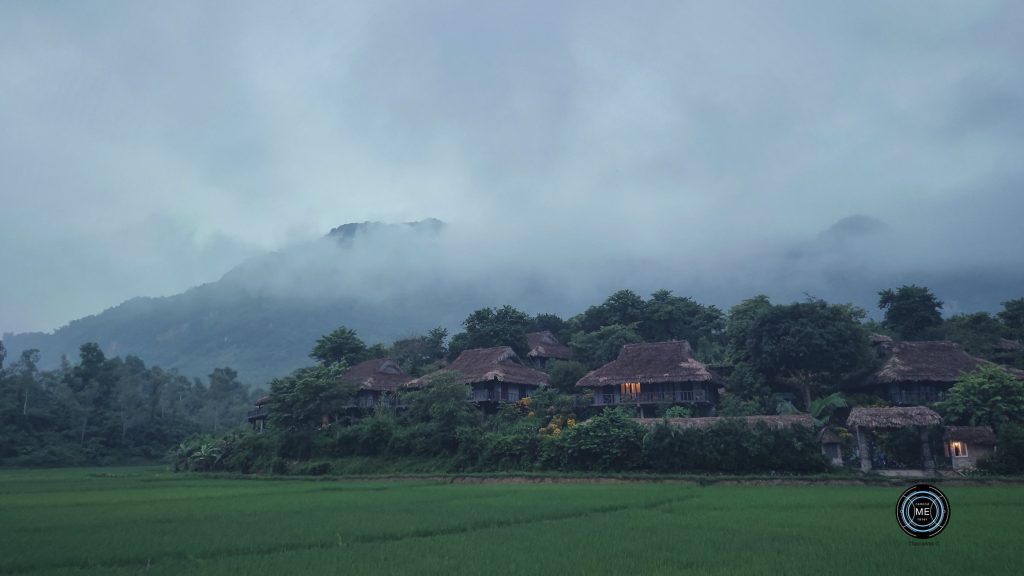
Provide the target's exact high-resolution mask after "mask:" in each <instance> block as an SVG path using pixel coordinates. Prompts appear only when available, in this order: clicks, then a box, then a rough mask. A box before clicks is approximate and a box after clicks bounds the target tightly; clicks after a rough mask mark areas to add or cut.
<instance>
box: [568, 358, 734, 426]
mask: <svg viewBox="0 0 1024 576" xmlns="http://www.w3.org/2000/svg"><path fill="white" fill-rule="evenodd" d="M718 382H719V378H718V376H716V375H715V374H714V373H713V372H711V370H709V369H708V368H707V366H705V365H704V364H701V363H700V362H698V361H697V360H696V359H695V358H694V357H693V349H692V348H691V347H690V343H689V342H687V341H685V340H673V341H670V342H653V343H641V344H626V345H625V346H623V347H622V350H621V351H619V356H618V358H616V359H615V360H613V361H611V362H609V363H607V364H605V365H604V366H601V367H600V368H598V369H597V370H593V371H592V372H590V373H589V374H587V375H586V376H584V377H583V378H581V379H580V380H579V381H578V382H577V383H576V387H577V388H589V389H593V391H594V404H595V405H617V404H632V405H636V406H639V407H640V409H641V412H643V411H644V409H643V405H644V404H649V405H650V404H663V403H686V404H700V405H704V406H705V407H706V408H707V409H708V410H709V411H710V406H712V405H713V404H714V402H715V398H716V397H717V390H718Z"/></svg>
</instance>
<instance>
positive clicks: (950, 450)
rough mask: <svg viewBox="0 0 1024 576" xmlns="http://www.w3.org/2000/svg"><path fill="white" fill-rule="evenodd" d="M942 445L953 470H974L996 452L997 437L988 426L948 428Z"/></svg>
mask: <svg viewBox="0 0 1024 576" xmlns="http://www.w3.org/2000/svg"><path fill="white" fill-rule="evenodd" d="M942 444H943V446H944V449H945V452H946V458H949V461H950V463H951V464H952V466H953V470H958V471H959V470H973V469H974V468H977V467H978V460H980V459H982V458H986V457H988V456H991V455H992V453H993V452H995V449H996V435H995V433H994V432H992V429H991V428H989V427H988V426H946V428H945V434H943V436H942Z"/></svg>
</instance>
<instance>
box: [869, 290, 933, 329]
mask: <svg viewBox="0 0 1024 576" xmlns="http://www.w3.org/2000/svg"><path fill="white" fill-rule="evenodd" d="M878 307H879V308H880V309H881V310H884V311H885V320H884V322H883V325H884V326H885V327H887V328H889V329H890V330H894V331H895V332H896V333H897V334H899V335H900V337H901V338H903V339H904V340H920V339H922V338H924V337H926V336H928V334H929V332H930V330H931V329H933V328H937V327H939V326H940V325H941V324H942V313H941V312H940V311H941V310H942V301H941V300H939V299H938V298H936V297H935V294H932V291H931V290H929V289H928V288H925V287H924V286H917V285H915V284H910V285H904V286H901V287H900V288H899V289H897V290H896V291H895V292H893V291H892V290H882V291H881V292H879V293H878Z"/></svg>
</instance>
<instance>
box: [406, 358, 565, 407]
mask: <svg viewBox="0 0 1024 576" xmlns="http://www.w3.org/2000/svg"><path fill="white" fill-rule="evenodd" d="M445 371H448V372H453V373H455V375H456V378H457V379H458V381H459V382H461V383H463V384H468V385H469V386H470V388H472V400H473V402H477V403H481V404H482V403H491V404H493V403H500V402H517V401H519V400H521V399H523V398H526V397H528V396H530V394H531V393H533V392H534V391H536V390H537V389H538V388H541V387H544V386H547V385H548V375H547V374H545V373H543V372H541V371H540V370H535V369H533V368H530V367H529V366H527V365H525V364H523V361H522V360H521V359H520V358H519V356H518V355H517V354H516V353H515V351H513V350H512V348H510V347H508V346H497V347H495V348H475V349H473V350H466V351H465V352H463V353H462V354H459V357H458V358H456V359H455V361H454V362H452V363H451V364H449V365H448V366H447V367H446V368H445ZM436 374H437V373H436V372H435V373H434V374H428V375H426V376H424V377H422V378H417V379H416V380H413V381H411V382H409V383H408V385H407V386H408V387H409V388H421V387H423V386H426V385H429V384H430V381H431V380H432V379H433V378H434V377H435V375H436Z"/></svg>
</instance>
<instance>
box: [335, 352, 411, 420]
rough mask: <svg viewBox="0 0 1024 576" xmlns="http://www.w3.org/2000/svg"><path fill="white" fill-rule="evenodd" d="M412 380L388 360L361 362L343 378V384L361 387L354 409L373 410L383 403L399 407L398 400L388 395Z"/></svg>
mask: <svg viewBox="0 0 1024 576" xmlns="http://www.w3.org/2000/svg"><path fill="white" fill-rule="evenodd" d="M411 379H412V376H409V375H408V374H406V372H405V370H402V367H401V366H399V365H398V363H397V362H395V361H394V360H390V359H387V358H375V359H373V360H367V361H365V362H360V363H359V364H356V365H355V366H353V367H352V368H350V369H349V370H348V372H345V374H344V375H343V376H342V377H341V381H342V382H346V383H349V384H355V385H356V386H358V387H359V391H358V392H357V393H356V397H355V398H354V399H353V401H352V406H351V407H352V408H373V407H375V406H377V405H379V404H382V403H384V404H388V405H397V399H396V398H394V397H392V396H391V395H389V394H387V393H388V392H394V391H395V390H398V389H399V388H401V387H402V386H403V385H404V384H405V383H406V382H408V381H409V380H411Z"/></svg>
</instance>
